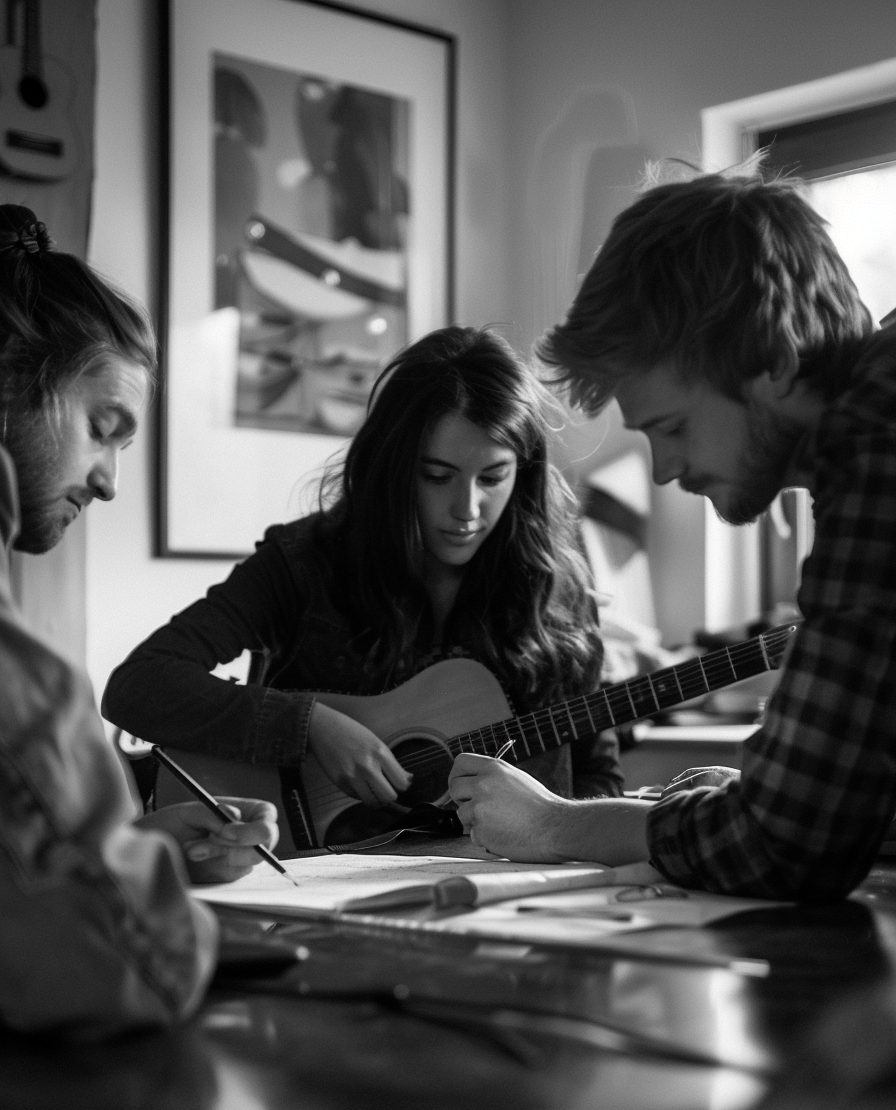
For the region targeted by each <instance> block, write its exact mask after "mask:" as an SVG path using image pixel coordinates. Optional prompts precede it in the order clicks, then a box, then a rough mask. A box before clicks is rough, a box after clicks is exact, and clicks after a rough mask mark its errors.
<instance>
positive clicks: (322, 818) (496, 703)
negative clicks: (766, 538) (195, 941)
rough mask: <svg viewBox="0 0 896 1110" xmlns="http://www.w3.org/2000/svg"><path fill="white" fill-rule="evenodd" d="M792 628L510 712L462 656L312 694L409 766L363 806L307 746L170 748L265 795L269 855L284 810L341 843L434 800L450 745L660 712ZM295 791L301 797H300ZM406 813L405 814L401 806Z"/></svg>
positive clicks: (531, 739)
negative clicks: (270, 827) (237, 757)
mask: <svg viewBox="0 0 896 1110" xmlns="http://www.w3.org/2000/svg"><path fill="white" fill-rule="evenodd" d="M795 631H796V625H781V626H780V627H779V628H773V629H770V630H769V631H768V632H765V633H762V634H761V635H759V636H756V637H754V638H753V639H750V640H745V641H744V642H743V643H740V644H734V645H732V646H731V647H730V648H729V647H726V648H720V649H718V650H717V651H712V652H709V653H708V654H707V655H703V656H697V657H694V658H691V659H688V660H686V661H685V662H683V663H678V664H676V665H675V666H672V667H663V668H661V669H660V670H658V671H654V672H653V673H652V674H649V675H641V676H638V677H636V678H633V679H629V680H627V681H625V682H617V683H614V684H613V685H612V686H605V687H599V688H598V689H597V690H595V691H593V692H592V693H589V694H585V695H582V696H580V697H576V698H572V699H571V700H569V701H566V702H560V703H557V704H556V705H552V706H549V707H547V708H543V709H538V710H536V711H535V712H533V713H526V714H523V715H522V716H519V717H514V716H513V711H512V710H511V708H510V705H509V704H508V702H507V698H506V697H505V696H504V691H503V690H502V688H501V686H500V684H499V682H498V680H497V679H496V678H495V677H494V675H493V674H492V673H491V671H489V670H488V669H487V668H486V667H484V666H482V664H481V663H477V662H475V660H472V659H446V660H443V661H442V662H440V663H435V664H434V665H433V666H431V667H427V668H426V670H424V671H421V672H420V673H419V674H417V675H414V677H413V678H411V679H409V680H408V681H407V682H405V683H403V684H402V685H401V686H397V687H396V688H395V689H394V690H389V691H388V692H387V693H385V694H375V695H373V696H359V695H356V694H337V693H326V692H325V693H319V694H316V695H315V697H316V698H317V699H318V701H321V702H323V703H324V705H329V706H331V707H332V708H333V709H338V710H339V711H340V712H341V713H344V714H345V715H346V716H348V717H351V718H353V719H354V720H356V721H358V722H360V724H362V725H366V726H367V728H369V729H370V730H371V732H374V733H375V734H376V735H377V736H378V737H379V738H380V739H381V740H382V741H384V743H386V744H387V745H388V746H389V748H390V749H391V751H392V752H393V753H394V755H395V757H396V759H397V760H398V762H399V763H400V764H401V765H402V767H404V768H405V769H406V770H408V771H410V772H412V773H413V775H414V781H413V783H412V784H411V786H410V788H409V789H408V790H406V791H405V792H404V793H403V794H401V795H399V797H398V800H397V803H396V804H394V805H393V806H391V807H379V808H374V807H370V806H365V805H362V803H360V802H358V801H357V800H355V799H354V798H350V797H349V796H348V795H347V794H345V793H344V792H343V791H342V790H340V789H339V787H338V786H336V785H335V783H333V782H332V781H331V780H330V779H329V778H328V777H327V775H326V774H324V772H323V770H322V769H321V767H320V765H319V764H318V762H317V760H316V759H314V757H313V756H310V755H309V756H308V758H307V759H306V760H305V761H304V763H303V765H302V768H301V771H293V770H291V769H288V768H284V769H282V770H280V769H278V768H276V767H269V768H265V767H258V766H255V765H253V764H249V763H237V762H233V761H228V760H224V759H217V758H214V757H212V756H206V755H195V754H191V753H188V752H180V753H179V754H178V757H177V758H178V762H181V763H182V764H183V766H184V769H185V770H187V771H188V772H189V773H190V774H191V775H193V777H194V778H196V779H198V780H199V781H200V783H201V784H202V785H203V786H204V787H205V788H206V790H208V791H209V792H210V793H212V794H217V795H221V794H224V795H231V796H236V797H243V798H246V797H254V798H263V799H266V800H267V801H270V802H273V803H274V805H276V806H277V812H278V815H279V818H280V827H281V836H282V840H281V843H280V845H279V848H278V850H279V852H280V854H281V855H287V854H290V853H292V852H294V851H295V849H296V847H298V846H297V845H296V843H295V841H294V840H293V838H292V836H291V834H290V830H291V822H290V813H292V814H293V815H294V816H295V818H296V819H298V820H300V821H301V822H302V823H304V826H305V828H304V833H305V838H306V840H307V841H308V843H310V844H314V843H315V842H316V843H318V844H323V845H333V844H350V843H352V842H354V841H358V840H363V839H365V838H367V837H370V836H374V835H376V834H377V833H379V832H385V831H387V830H390V829H395V828H400V827H402V818H403V817H405V815H406V814H407V813H408V811H409V810H412V809H413V807H415V806H418V805H420V804H421V803H433V804H435V805H439V804H444V802H446V801H447V797H448V796H447V787H448V775H449V774H450V771H451V766H452V764H453V762H454V757H455V756H456V755H458V754H459V753H460V752H476V753H478V754H480V755H492V756H493V755H495V753H496V752H497V751H498V749H499V748H500V747H501V746H502V745H503V744H504V742H505V741H507V740H512V741H513V744H514V750H513V753H512V755H510V756H508V757H507V758H508V760H509V761H510V762H513V763H517V762H519V761H520V760H524V759H527V758H529V757H531V756H533V755H539V754H541V753H542V752H546V751H549V750H551V749H554V748H558V747H561V746H562V745H564V744H569V743H572V742H573V741H575V740H579V739H582V738H587V737H591V736H595V735H597V734H599V733H600V732H601V731H603V730H604V729H607V728H611V727H618V726H619V725H622V724H626V723H628V722H629V721H636V720H639V719H641V718H643V717H648V716H650V715H651V714H653V713H659V712H662V711H663V710H664V709H669V708H671V707H672V706H673V705H679V704H680V703H681V702H685V701H689V700H690V699H692V698H694V697H696V696H698V695H702V694H707V693H709V692H710V691H712V690H719V689H721V688H722V687H724V686H730V685H731V683H733V682H740V681H741V680H742V679H745V678H751V677H752V676H753V675H757V674H762V673H763V672H764V671H771V670H775V669H777V667H778V666H779V665H780V662H781V659H782V658H783V655H784V652H785V650H786V648H787V645H788V643H789V641H790V638H791V636H792V635H793V634H794V632H795ZM295 794H298V795H299V797H298V798H295V797H294V795H295ZM302 795H304V801H305V803H307V804H302V799H301V796H302ZM189 800H191V795H189V794H188V793H187V791H186V790H185V789H184V788H183V787H182V786H181V785H180V784H179V783H178V782H177V781H176V780H175V779H174V778H173V777H172V776H171V775H170V774H168V772H167V771H164V770H160V771H159V780H158V783H157V786H156V804H157V805H159V806H164V805H170V804H171V803H172V802H181V801H189ZM287 805H288V809H287ZM309 811H310V817H309ZM414 818H416V813H414V814H412V819H414ZM309 820H310V822H311V826H312V827H309Z"/></svg>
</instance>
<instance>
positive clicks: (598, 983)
mask: <svg viewBox="0 0 896 1110" xmlns="http://www.w3.org/2000/svg"><path fill="white" fill-rule="evenodd" d="M440 848H441V850H442V851H445V852H446V853H450V854H456V853H457V841H448V842H445V844H444V845H442V846H440ZM425 850H426V852H433V851H435V850H436V849H435V848H434V846H433V845H432V844H431V843H427V844H426V845H425ZM221 918H222V922H223V925H224V931H225V935H226V937H227V938H228V942H229V945H230V947H231V949H233V947H234V945H236V944H238V943H239V941H240V940H241V939H247V940H252V941H254V940H258V939H261V938H273V939H275V940H279V941H281V942H282V941H285V942H288V943H289V944H290V945H293V946H295V947H296V948H297V950H298V952H299V955H300V956H301V958H300V959H299V960H298V962H296V963H294V964H292V965H291V966H289V967H287V968H286V969H285V970H281V969H276V968H274V969H273V970H272V971H270V972H268V973H265V972H264V971H263V970H261V971H260V970H259V969H258V968H254V969H253V968H252V967H249V968H245V967H242V968H239V967H237V966H236V965H232V964H231V965H225V966H222V968H221V970H220V972H219V975H218V978H217V979H216V981H215V983H214V984H213V987H212V989H211V991H210V992H209V995H208V998H207V1001H206V1003H205V1005H204V1007H203V1009H202V1011H201V1012H200V1014H199V1015H198V1017H197V1018H196V1019H195V1020H194V1021H193V1022H191V1023H190V1024H189V1025H188V1026H186V1027H183V1028H180V1029H176V1030H172V1031H170V1032H167V1033H164V1034H158V1033H155V1034H147V1035H142V1036H134V1037H129V1038H127V1039H125V1040H122V1041H119V1042H116V1043H114V1044H107V1045H102V1046H90V1045H86V1046H81V1045H68V1046H64V1047H63V1046H60V1045H59V1044H58V1043H55V1042H53V1041H52V1040H47V1041H42V1040H39V1039H34V1038H21V1037H15V1036H6V1037H4V1038H3V1039H2V1041H0V1068H2V1076H3V1078H2V1092H3V1093H2V1098H0V1104H2V1106H3V1107H4V1108H6V1107H9V1108H10V1110H47V1108H50V1107H56V1106H60V1107H65V1108H66V1110H81V1108H84V1110H87V1108H89V1110H132V1108H133V1110H137V1108H138V1107H139V1108H141V1110H142V1108H144V1107H151V1108H152V1110H292V1108H306V1107H307V1108H313V1110H318V1108H327V1110H329V1108H342V1107H353V1108H354V1107H365V1108H367V1107H380V1106H382V1107H389V1108H394V1110H404V1108H405V1107H406V1108H408V1110H411V1108H414V1110H419V1108H420V1107H433V1108H440V1110H441V1108H444V1110H458V1108H464V1110H478V1108H480V1107H481V1108H483V1110H486V1108H487V1110H502V1108H504V1107H507V1108H508V1110H511V1108H512V1110H529V1108H532V1110H535V1108H538V1110H555V1108H556V1110H586V1108H595V1107H599V1108H600V1110H610V1108H616V1107H619V1108H631V1110H651V1108H653V1107H656V1108H662V1110H676V1108H679V1107H680V1108H682V1110H684V1108H687V1110H703V1108H706V1110H741V1108H746V1107H752V1106H756V1105H758V1104H760V1103H762V1104H763V1105H764V1106H767V1107H769V1108H772V1110H804V1108H808V1107H810V1106H811V1107H834V1106H837V1107H839V1106H855V1107H863V1108H865V1110H871V1108H872V1107H877V1106H878V1105H879V1106H884V1105H886V1106H890V1105H893V1104H894V1098H893V1095H894V1092H896V1083H894V1074H893V1071H894V1069H893V1061H894V1060H896V1053H894V1051H893V1050H894V1048H896V990H894V988H893V986H892V979H891V977H892V973H893V963H894V953H896V866H894V865H892V864H889V863H888V864H886V865H883V864H882V865H881V867H879V868H877V869H875V871H874V872H873V873H872V875H871V876H870V877H869V879H868V880H867V881H866V883H865V884H863V886H862V887H861V888H860V890H859V891H858V892H857V893H856V894H855V895H854V896H853V897H852V898H851V899H850V900H848V901H845V902H841V903H837V904H832V905H827V906H814V907H773V908H769V909H764V910H759V911H756V912H752V913H748V914H742V915H739V916H735V917H732V918H728V919H726V920H724V921H721V922H718V923H716V924H715V925H712V926H708V927H704V928H701V929H690V928H687V929H671V928H663V929H655V930H652V931H651V932H650V933H645V934H643V950H644V953H645V956H646V957H647V958H643V959H627V958H626V959H619V958H613V957H609V956H606V955H603V956H602V955H598V954H596V953H589V952H583V951H577V950H564V951H561V950H552V949H550V948H548V947H542V946H538V945H515V944H505V943H493V942H488V941H482V940H477V939H475V938H472V937H462V936H448V935H442V936H439V935H429V934H420V935H418V936H415V935H413V934H408V933H402V934H395V933H388V932H385V931H381V930H376V929H370V928H365V927H360V926H353V925H350V924H339V925H329V924H319V923H309V922H301V921H299V922H297V921H295V920H292V921H287V920H280V921H276V920H272V919H270V918H261V917H259V916H257V915H253V914H250V913H245V912H238V911H232V910H230V911H221ZM671 948H674V949H675V950H677V951H680V952H687V953H703V954H709V953H714V954H719V955H731V956H738V957H751V958H763V959H766V960H768V961H770V964H771V973H770V975H769V976H768V977H767V978H764V979H763V978H752V977H745V976H742V975H739V974H737V973H735V972H733V971H729V970H726V969H724V968H713V967H699V966H686V965H674V966H673V965H671V964H669V963H666V962H664V961H662V960H655V959H651V958H649V957H650V953H651V951H653V952H660V951H668V950H670V949H671ZM863 1069H864V1072H863ZM888 1069H889V1070H888ZM869 1076H870V1078H869ZM820 1077H821V1078H820ZM875 1078H876V1079H878V1080H880V1081H881V1082H882V1083H883V1084H884V1086H883V1087H882V1088H881V1090H883V1092H884V1096H886V1095H888V1096H889V1100H888V1101H874V1098H875V1097H876V1095H875V1094H874V1092H873V1081H874V1080H875ZM887 1083H889V1086H887ZM881 1097H883V1096H881Z"/></svg>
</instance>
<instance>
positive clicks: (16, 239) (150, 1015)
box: [0, 204, 276, 1039]
mask: <svg viewBox="0 0 896 1110" xmlns="http://www.w3.org/2000/svg"><path fill="white" fill-rule="evenodd" d="M154 365H155V341H154V338H153V335H152V330H151V328H150V327H149V325H148V323H147V322H146V320H145V319H144V317H143V315H142V313H141V312H139V311H138V310H137V309H136V307H135V306H134V305H132V304H131V303H130V302H129V301H128V300H127V299H125V298H124V297H123V296H122V295H121V294H120V293H117V292H116V291H115V290H113V289H112V288H111V287H110V286H109V285H108V284H107V283H106V282H105V281H103V280H102V279H101V278H99V277H98V276H97V275H96V274H94V273H93V272H92V271H91V270H90V268H89V267H88V266H86V265H85V264H84V263H83V262H82V261H81V260H80V259H79V258H76V257H75V256H74V255H70V254H64V253H62V252H58V251H54V250H53V249H52V244H51V242H50V238H49V235H48V233H47V229H46V227H45V226H44V224H42V223H41V222H39V221H38V220H37V218H36V217H35V215H34V213H33V212H31V211H30V210H29V209H27V208H22V207H20V206H17V205H9V204H4V205H0V905H2V907H3V909H2V913H0V1026H5V1027H6V1028H12V1029H16V1030H18V1031H20V1032H42V1033H48V1032H53V1033H57V1034H60V1035H63V1036H70V1037H76V1038H78V1039H91V1038H92V1039H95V1038H97V1037H103V1036H106V1035H111V1034H115V1033H120V1032H122V1031H124V1030H127V1029H131V1028H136V1027H144V1026H159V1025H166V1024H169V1023H171V1022H172V1021H174V1020H176V1019H178V1018H181V1017H184V1016H186V1015H188V1014H189V1013H191V1012H192V1011H193V1010H194V1009H195V1008H196V1006H197V1005H198V1003H199V1001H200V999H201V997H202V993H203V990H204V988H205V985H206V983H207V982H208V979H209V977H210V976H211V973H212V970H213V967H214V961H215V954H216V942H217V931H216V927H215V921H214V918H213V916H212V915H211V913H210V912H209V911H208V910H207V909H206V908H205V907H203V906H201V905H199V903H197V902H194V901H193V900H192V899H191V898H190V897H189V895H188V894H187V891H186V889H185V880H186V878H187V871H188V872H189V876H190V878H191V879H192V880H193V881H195V882H201V881H218V882H220V881H226V880H228V879H232V878H236V877H237V876H239V875H241V874H244V873H246V872H247V871H248V870H249V869H250V868H251V867H252V866H253V864H254V863H255V862H257V855H256V853H255V852H254V850H253V846H254V845H270V844H272V842H273V841H274V840H275V838H276V825H275V820H274V817H275V815H274V808H273V806H271V805H269V804H268V803H266V802H256V801H249V800H245V799H237V798H228V799H224V801H225V802H226V803H227V805H228V808H229V811H230V813H231V815H232V816H233V817H234V819H235V820H234V823H233V824H231V825H228V826H227V827H226V832H223V831H222V827H221V822H220V821H219V820H218V819H217V818H216V817H215V816H214V815H213V814H211V813H210V812H209V811H208V810H206V809H205V807H204V806H202V805H200V804H199V803H198V802H196V803H188V804H186V805H183V806H170V807H168V808H167V809H163V810H159V811H157V812H155V813H151V814H147V815H146V816H144V817H141V818H138V819H137V820H135V821H132V820H131V818H132V817H133V816H134V815H133V812H132V803H131V800H130V794H129V791H128V786H127V782H126V778H125V771H124V769H123V767H122V766H121V764H120V763H119V761H118V759H117V757H116V755H115V753H114V751H113V749H112V747H111V745H110V744H109V743H108V742H107V740H106V738H105V734H104V731H103V725H102V722H101V720H100V717H99V714H98V713H97V710H96V707H95V704H94V700H93V693H92V691H91V689H90V683H89V682H88V680H87V678H86V676H84V675H82V674H80V673H79V672H78V671H76V670H74V669H73V668H72V667H71V666H70V665H69V664H68V663H67V662H66V661H65V660H63V659H62V658H60V657H59V656H58V655H57V654H56V653H55V652H54V651H52V650H51V649H50V648H49V647H48V646H46V645H45V644H43V643H42V642H41V641H40V640H38V639H37V638H36V637H35V636H33V635H32V634H31V633H30V632H29V631H28V630H27V629H26V628H25V626H24V624H23V623H22V620H21V618H20V616H19V615H18V613H17V612H16V610H15V606H14V604H13V601H12V596H11V590H10V578H9V550H10V547H12V546H14V547H16V548H17V549H18V550H20V551H26V552H31V553H34V554H40V553H41V552H44V551H48V550H49V549H50V548H52V547H53V546H54V545H55V544H56V543H58V542H59V540H60V539H61V538H62V536H63V534H64V532H65V529H66V528H67V527H68V525H69V524H71V523H72V521H73V520H74V519H75V518H76V517H77V516H78V514H79V513H80V512H82V511H83V510H84V509H85V508H86V507H87V505H89V504H90V502H91V501H92V500H94V499H95V498H99V499H100V500H102V501H109V500H111V499H112V498H113V497H114V496H115V492H116V483H117V477H118V455H119V452H120V451H121V450H122V449H123V448H124V447H126V446H127V445H128V443H129V442H130V441H131V438H132V436H133V434H134V431H135V429H136V427H137V422H138V420H139V418H140V415H141V412H142V409H143V406H144V402H145V399H146V395H147V392H148V388H149V385H150V382H151V380H152V376H153V370H154ZM135 826H142V827H141V828H139V829H138V828H137V827H135ZM185 865H186V869H187V871H185Z"/></svg>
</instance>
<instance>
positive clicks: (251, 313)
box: [156, 0, 456, 560]
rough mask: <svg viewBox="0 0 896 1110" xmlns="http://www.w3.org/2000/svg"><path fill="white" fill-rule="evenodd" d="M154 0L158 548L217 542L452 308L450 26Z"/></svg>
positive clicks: (291, 476) (216, 546)
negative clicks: (158, 104)
mask: <svg viewBox="0 0 896 1110" xmlns="http://www.w3.org/2000/svg"><path fill="white" fill-rule="evenodd" d="M160 11H161V19H162V27H161V35H160V42H161V54H162V58H161V62H162V74H161V77H162V81H161V84H162V93H163V105H162V108H163V111H162V113H161V115H162V126H163V135H162V158H161V170H162V178H163V185H162V191H161V192H162V212H161V221H160V222H161V226H162V244H161V260H160V262H161V264H160V277H161V282H160V286H161V287H160V297H159V306H158V317H159V338H160V351H161V369H162V387H161V397H160V406H159V421H158V429H159V436H158V455H159V459H158V488H157V498H156V509H157V512H156V554H157V555H159V556H163V557H183V558H203V559H207V558H222V559H231V560H232V559H237V558H242V557H244V556H245V555H247V554H249V553H250V552H251V551H252V550H253V547H254V544H255V543H256V541H257V540H259V539H260V538H261V536H262V535H263V533H264V530H265V529H266V528H267V527H268V526H269V525H271V524H274V523H277V522H280V521H284V520H289V519H294V518H295V517H297V516H300V515H303V514H304V513H305V512H308V511H312V510H313V508H314V507H315V505H316V497H315V493H316V489H317V487H318V485H319V481H320V478H321V477H322V475H323V474H324V473H325V472H326V469H327V467H328V466H330V465H332V464H333V463H334V461H338V458H339V455H340V453H342V452H344V449H345V447H346V446H347V444H348V443H349V442H350V439H351V435H352V434H353V432H354V431H355V430H356V428H357V426H358V425H359V424H360V422H361V421H362V420H363V416H364V412H365V411H366V403H367V399H368V397H369V394H370V389H371V387H372V384H373V381H374V380H375V378H376V375H377V374H378V373H379V371H380V370H381V369H382V367H383V366H385V365H386V364H387V363H388V361H389V360H390V359H391V357H392V356H393V355H394V354H395V353H396V352H397V351H398V350H399V349H401V347H403V346H404V345H406V344H407V343H408V342H411V341H413V340H415V339H417V338H419V337H420V336H422V335H423V334H425V333H426V332H428V331H430V330H432V329H433V328H438V327H442V326H445V325H446V324H448V323H450V322H451V320H452V319H453V310H454V306H453V249H454V221H453V209H454V128H455V106H454V97H455V66H456V48H455V40H454V37H453V36H451V35H449V34H447V33H444V32H442V31H439V30H434V29H430V28H426V27H421V26H417V25H415V24H411V23H407V22H404V21H402V20H398V19H393V18H391V17H386V16H383V15H379V14H377V13H373V12H369V11H362V10H359V9H357V8H351V7H348V6H344V5H340V4H335V3H330V2H329V0H327V2H324V0H162V3H161V5H160Z"/></svg>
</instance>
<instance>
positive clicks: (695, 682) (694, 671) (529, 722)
mask: <svg viewBox="0 0 896 1110" xmlns="http://www.w3.org/2000/svg"><path fill="white" fill-rule="evenodd" d="M795 630H796V625H793V624H790V625H782V626H781V627H780V628H773V629H771V630H770V631H768V632H764V633H763V634H762V635H761V636H755V637H753V638H752V639H750V640H744V641H743V642H742V643H739V644H734V645H733V646H732V647H726V648H720V649H718V650H717V651H711V652H709V653H708V654H706V655H698V656H695V657H694V658H693V659H688V660H686V661H685V662H684V663H677V664H676V665H675V666H672V667H664V668H662V669H661V670H658V671H653V672H652V673H651V674H647V675H641V676H639V677H638V678H632V679H629V680H628V681H626V682H617V683H614V684H613V685H612V686H605V687H602V688H601V689H600V690H597V691H595V692H594V693H593V694H587V695H585V696H583V697H578V698H573V699H572V700H571V701H567V702H562V703H561V704H559V705H554V706H551V707H549V708H547V709H539V710H536V712H534V713H527V714H524V715H523V716H521V717H511V718H509V719H508V720H506V721H499V722H498V723H497V724H494V725H488V726H487V727H485V728H481V729H476V731H475V732H468V733H465V734H464V735H462V736H455V737H453V738H452V739H451V741H450V747H451V749H452V752H453V754H455V755H457V754H458V753H459V752H476V753H478V754H480V755H494V753H495V751H496V750H497V749H498V748H500V747H501V746H502V745H503V744H506V743H507V741H508V740H512V741H513V742H514V747H513V749H512V758H511V753H508V754H507V755H506V756H505V757H504V758H505V759H506V760H508V761H509V762H514V763H516V762H519V761H520V760H522V759H528V758H529V757H530V756H533V755H540V754H541V753H542V752H546V751H550V750H551V749H553V748H559V747H562V746H563V745H564V744H569V743H572V742H573V741H575V740H579V739H583V738H585V737H591V736H594V735H596V734H597V733H599V732H603V730H604V729H608V728H613V727H615V726H616V725H624V724H629V723H630V722H631V721H638V720H640V719H641V718H643V717H649V716H650V715H651V714H653V713H660V712H662V711H663V710H666V709H671V708H672V707H673V706H675V705H679V704H680V703H681V702H684V701H690V700H691V698H696V697H700V696H701V695H703V694H709V693H711V692H712V691H713V690H720V689H722V687H724V686H730V685H731V684H732V683H733V682H740V681H741V680H742V679H745V678H752V677H753V676H754V675H758V674H763V673H764V672H765V671H773V670H776V669H777V667H778V666H779V664H780V662H781V658H782V656H783V654H784V649H785V647H786V646H787V643H788V641H789V640H790V637H791V635H792V634H793V633H794V631H795Z"/></svg>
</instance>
